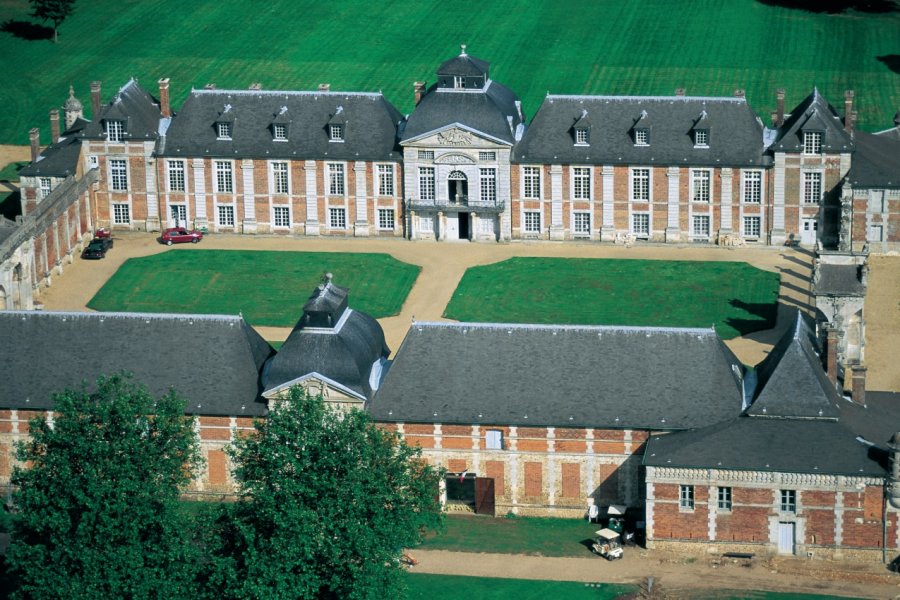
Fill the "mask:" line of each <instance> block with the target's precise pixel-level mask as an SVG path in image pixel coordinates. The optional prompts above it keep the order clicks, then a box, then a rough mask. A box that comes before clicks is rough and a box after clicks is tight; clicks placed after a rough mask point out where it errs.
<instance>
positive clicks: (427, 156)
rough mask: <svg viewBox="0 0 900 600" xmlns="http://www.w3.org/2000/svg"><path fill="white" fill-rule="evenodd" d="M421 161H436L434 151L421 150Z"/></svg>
mask: <svg viewBox="0 0 900 600" xmlns="http://www.w3.org/2000/svg"><path fill="white" fill-rule="evenodd" d="M418 156H419V160H434V150H419V154H418Z"/></svg>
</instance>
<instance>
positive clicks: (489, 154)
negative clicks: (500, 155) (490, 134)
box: [478, 151, 497, 161]
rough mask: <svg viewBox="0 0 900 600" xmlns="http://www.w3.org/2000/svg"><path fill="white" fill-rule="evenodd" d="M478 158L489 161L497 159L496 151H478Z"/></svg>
mask: <svg viewBox="0 0 900 600" xmlns="http://www.w3.org/2000/svg"><path fill="white" fill-rule="evenodd" d="M478 160H481V161H491V160H497V153H496V152H494V151H482V152H479V153H478Z"/></svg>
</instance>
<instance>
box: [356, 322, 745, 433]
mask: <svg viewBox="0 0 900 600" xmlns="http://www.w3.org/2000/svg"><path fill="white" fill-rule="evenodd" d="M741 370H742V369H741V366H740V363H739V362H738V361H737V359H735V357H734V355H732V354H731V352H730V351H729V350H728V349H727V347H725V345H724V344H723V343H722V340H721V339H719V337H718V336H716V334H715V332H714V331H713V330H712V329H709V330H707V329H674V328H647V327H589V326H561V325H508V324H499V323H413V325H412V327H410V329H409V332H408V333H407V334H406V338H405V339H404V340H403V344H402V345H401V346H400V349H399V350H398V351H397V354H396V356H395V358H394V360H393V362H392V363H391V365H390V368H389V370H388V372H387V375H386V377H385V379H384V382H383V384H382V386H381V388H380V389H379V390H378V392H377V393H376V395H375V399H374V401H373V402H372V405H371V413H372V416H373V417H374V418H375V420H376V421H382V422H414V423H434V422H439V423H459V424H473V423H484V424H500V425H517V426H526V425H531V426H536V427H540V426H562V427H573V426H574V427H579V426H580V427H609V428H622V429H624V428H636V429H651V430H665V429H686V428H690V427H696V426H699V425H704V424H706V423H709V422H710V421H722V420H725V419H728V418H731V417H734V416H736V415H738V414H739V413H740V411H741V405H742V392H741V384H740V382H739V379H738V377H737V373H740V372H741Z"/></svg>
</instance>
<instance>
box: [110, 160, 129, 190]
mask: <svg viewBox="0 0 900 600" xmlns="http://www.w3.org/2000/svg"><path fill="white" fill-rule="evenodd" d="M109 176H110V180H111V181H112V189H113V191H116V192H124V191H127V190H128V164H127V163H126V162H125V159H121V158H114V159H112V160H110V161H109Z"/></svg>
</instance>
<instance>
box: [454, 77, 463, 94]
mask: <svg viewBox="0 0 900 600" xmlns="http://www.w3.org/2000/svg"><path fill="white" fill-rule="evenodd" d="M453 88H454V89H457V90H464V89H466V78H465V77H463V76H462V75H454V76H453Z"/></svg>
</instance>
